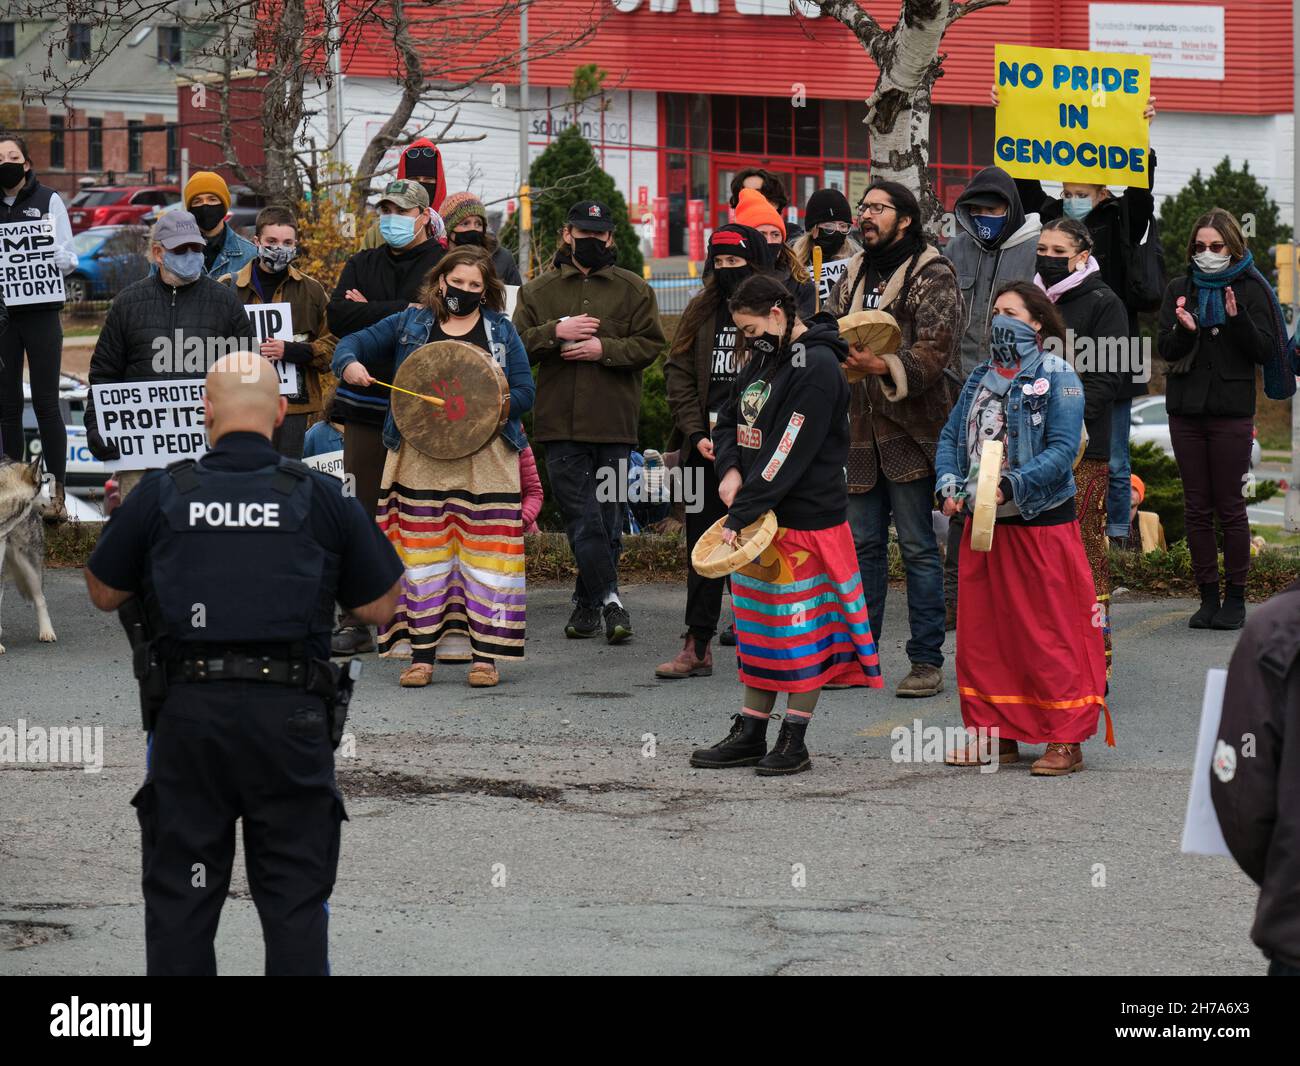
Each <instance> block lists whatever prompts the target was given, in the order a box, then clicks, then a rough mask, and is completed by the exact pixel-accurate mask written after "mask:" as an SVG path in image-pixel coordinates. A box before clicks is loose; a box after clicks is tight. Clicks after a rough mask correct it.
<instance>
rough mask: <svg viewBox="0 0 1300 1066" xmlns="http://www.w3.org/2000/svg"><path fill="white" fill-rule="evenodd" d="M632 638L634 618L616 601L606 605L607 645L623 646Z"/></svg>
mask: <svg viewBox="0 0 1300 1066" xmlns="http://www.w3.org/2000/svg"><path fill="white" fill-rule="evenodd" d="M631 637H632V616H631V615H630V614H628V613H627V608H626V607H624V606H623V605H622V604H621V603H618V602H617V601H615V600H611V601H610V602H609V603H607V604H605V643H606V644H622V643H623V641H625V640H629V639H631Z"/></svg>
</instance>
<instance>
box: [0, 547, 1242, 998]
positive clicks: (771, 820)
mask: <svg viewBox="0 0 1300 1066" xmlns="http://www.w3.org/2000/svg"><path fill="white" fill-rule="evenodd" d="M47 591H48V596H49V601H50V608H51V613H52V615H53V619H54V624H55V627H56V629H57V630H58V634H59V641H58V643H57V644H53V645H45V644H38V643H37V642H36V625H35V619H34V616H33V613H32V611H31V610H30V608H28V607H27V606H26V605H25V604H22V603H21V602H20V601H19V599H18V597H17V596H16V595H15V594H14V593H13V591H12V590H10V593H9V595H8V596H6V597H5V600H4V608H3V621H4V637H3V639H4V644H5V646H6V648H7V653H6V654H5V655H3V656H0V693H2V694H3V695H2V696H0V708H2V710H0V726H9V727H11V728H14V727H16V726H17V720H19V719H22V720H24V721H25V722H26V723H27V727H28V728H31V727H33V726H37V725H40V726H44V727H50V726H56V725H59V726H88V727H91V728H92V729H93V728H95V727H102V729H103V741H104V747H103V756H104V764H103V769H102V771H101V772H98V773H86V772H84V771H83V770H82V769H80V768H78V767H71V766H65V765H48V764H46V765H31V764H3V763H0V973H9V974H119V973H127V974H130V973H142V972H143V970H144V938H143V930H144V909H143V904H142V901H141V898H140V889H139V876H140V856H139V831H138V827H137V825H136V821H135V817H134V811H133V809H132V808H131V807H130V805H129V800H130V798H131V796H132V794H133V793H134V791H135V790H136V788H137V787H138V786H139V783H140V781H141V779H142V776H143V763H144V737H143V735H142V734H141V732H140V731H139V725H138V708H137V704H136V697H135V685H134V681H133V679H132V677H131V674H130V669H129V661H128V657H127V654H126V644H125V640H124V638H123V636H122V633H121V630H120V628H119V626H118V624H117V621H116V619H115V618H113V617H112V616H104V615H100V614H98V613H97V612H95V611H94V610H93V609H91V607H90V606H89V604H88V603H87V601H86V597H85V593H84V590H83V588H82V583H81V578H80V575H79V574H78V573H77V572H73V571H57V572H52V573H51V574H49V575H47ZM624 592H625V599H626V601H627V604H628V606H629V608H630V610H631V611H632V615H633V621H634V623H635V626H636V632H637V636H636V638H635V639H634V640H633V641H632V642H631V643H630V644H628V645H625V646H620V647H609V646H607V645H605V644H604V643H603V642H596V641H570V640H566V639H565V637H564V635H563V630H562V626H563V623H564V620H565V618H566V617H567V614H568V599H567V598H568V593H567V590H566V589H563V588H558V587H541V588H534V589H532V590H531V591H530V596H529V640H528V658H527V660H526V661H524V662H522V663H518V664H510V665H508V666H506V667H505V668H504V669H503V674H504V680H503V683H502V684H501V686H500V687H499V688H497V689H495V690H471V689H470V688H468V687H467V685H466V684H465V675H464V670H465V668H464V667H459V666H456V667H453V666H439V667H438V670H437V672H436V675H435V682H434V684H433V685H432V686H431V687H429V688H427V689H423V690H405V689H401V688H399V687H398V685H397V674H398V672H399V670H400V667H401V664H400V663H396V662H389V661H377V660H375V659H374V656H369V657H368V658H369V659H370V660H371V662H370V663H369V664H368V667H367V673H366V675H365V676H364V677H363V678H362V680H361V682H360V683H359V687H358V692H357V697H356V699H355V701H354V704H353V717H352V725H351V727H350V728H354V729H355V754H353V755H351V756H350V757H346V758H340V759H339V780H340V785H341V788H342V790H343V793H344V795H345V797H346V799H347V806H348V813H349V816H350V821H349V822H348V823H347V824H346V825H345V826H344V830H343V848H342V858H341V862H340V868H339V879H338V884H337V886H336V888H335V892H334V895H333V898H332V899H331V910H332V918H331V960H332V965H333V970H334V972H336V973H339V974H423V973H475V974H478V973H529V974H533V973H547V974H552V973H584V974H613V973H646V974H660V973H662V974H669V973H672V974H681V973H689V974H732V973H745V974H749V973H753V974H760V973H771V974H777V973H782V974H797V973H817V974H837V973H891V974H920V973H938V974H976V973H979V974H985V973H1029V974H1252V973H1262V972H1263V971H1264V969H1265V966H1266V964H1265V962H1264V960H1263V959H1262V958H1261V957H1260V955H1259V953H1258V952H1257V951H1256V949H1255V948H1254V947H1253V946H1252V945H1251V943H1250V941H1249V938H1248V932H1249V927H1250V922H1251V918H1252V914H1253V909H1254V902H1255V892H1254V888H1253V886H1252V884H1251V883H1250V882H1249V880H1248V879H1247V878H1246V877H1245V876H1244V875H1243V874H1242V873H1240V871H1238V870H1237V868H1236V867H1235V866H1234V865H1233V864H1232V863H1231V862H1230V861H1229V860H1227V859H1223V858H1207V857H1201V856H1185V855H1182V854H1180V852H1179V838H1180V834H1181V828H1182V820H1183V812H1184V808H1185V804H1186V798H1187V787H1188V779H1189V765H1190V761H1191V755H1192V752H1193V750H1194V747H1195V741H1196V727H1197V721H1198V717H1199V709H1200V703H1201V689H1202V686H1203V682H1204V675H1205V670H1206V669H1207V668H1210V667H1219V666H1224V665H1226V663H1227V660H1228V657H1229V655H1230V653H1231V649H1232V646H1233V643H1234V640H1235V636H1236V635H1235V634H1232V633H1218V632H1213V631H1208V632H1207V631H1192V630H1189V629H1188V628H1187V626H1186V619H1187V617H1188V615H1189V614H1190V613H1191V611H1192V610H1193V605H1192V604H1191V603H1189V602H1188V601H1184V600H1152V601H1148V602H1134V601H1131V600H1130V599H1128V598H1127V597H1124V596H1121V597H1120V599H1119V601H1118V602H1117V603H1116V605H1115V610H1114V621H1115V659H1116V677H1115V681H1114V683H1113V686H1112V699H1111V704H1112V708H1113V713H1114V719H1115V727H1116V732H1117V736H1118V746H1117V747H1115V748H1107V747H1106V746H1105V744H1104V741H1103V740H1102V739H1101V737H1100V736H1099V737H1097V738H1094V739H1093V740H1092V741H1090V742H1089V743H1088V744H1087V745H1086V746H1085V749H1084V751H1085V758H1086V761H1087V766H1088V769H1087V770H1086V771H1084V772H1082V773H1079V774H1075V775H1073V776H1071V777H1066V778H1032V777H1031V776H1030V774H1029V763H1028V760H1025V761H1022V762H1021V763H1020V764H1019V765H1017V766H1010V767H1004V768H1002V769H1001V770H1000V771H999V772H996V773H992V774H981V773H979V772H977V771H971V770H956V769H951V768H947V767H945V766H943V765H942V764H940V763H933V762H897V761H894V760H893V759H892V758H891V749H894V748H896V746H897V745H896V742H895V740H893V739H891V736H890V734H891V731H893V730H894V729H895V728H896V727H899V726H904V727H911V725H912V723H913V721H914V720H915V719H920V720H921V722H922V723H923V724H924V725H938V726H948V727H954V726H957V725H959V724H960V716H959V712H958V704H957V698H956V695H955V693H954V692H953V688H954V684H955V681H954V675H953V665H952V661H951V657H949V661H948V662H947V664H946V665H945V677H946V680H947V688H946V691H945V692H944V693H942V694H941V695H940V696H938V697H935V698H932V699H927V700H910V701H909V700H900V699H897V698H895V697H894V696H893V694H892V691H893V686H894V685H895V684H897V682H898V680H899V679H900V678H901V677H902V676H903V675H904V674H905V673H906V670H907V660H906V656H905V654H904V653H903V650H902V642H903V640H904V639H905V637H906V613H905V600H904V596H903V594H902V592H901V590H898V589H895V590H893V591H891V594H890V602H889V609H888V610H887V612H886V618H885V633H884V638H883V640H882V647H881V654H882V664H883V670H884V674H885V678H886V685H887V687H886V688H885V689H884V690H883V691H865V692H864V691H862V690H848V691H841V692H831V693H826V694H825V695H824V696H823V698H822V701H821V703H820V704H819V706H818V709H817V714H816V717H815V719H814V721H813V724H812V726H811V728H810V730H809V747H810V749H811V750H812V752H813V770H812V771H811V772H809V773H805V774H801V775H798V776H797V777H793V778H777V779H772V778H767V779H764V778H758V777H756V776H754V775H753V774H752V772H749V771H747V770H735V771H703V770H693V769H691V768H690V766H689V765H688V762H687V759H688V757H689V754H690V751H691V749H692V748H694V747H696V746H698V745H701V744H704V743H708V742H712V741H713V740H716V739H718V738H719V737H720V736H722V735H723V734H724V733H725V732H726V729H727V727H728V725H729V722H728V716H729V715H730V714H732V713H734V712H735V711H736V710H738V708H739V702H738V701H739V695H740V687H739V685H738V683H737V681H736V677H735V673H734V665H735V660H734V654H733V651H732V649H719V650H718V651H717V663H716V670H715V673H714V676H713V677H711V678H702V679H693V680H689V681H676V682H667V681H656V680H655V679H654V677H653V676H652V674H653V669H654V666H655V665H656V664H657V663H658V662H660V661H662V660H664V659H667V658H669V657H670V656H671V655H672V654H673V653H674V652H675V650H676V648H677V647H678V646H679V643H680V642H679V639H678V637H677V633H678V632H679V628H680V618H681V611H682V606H683V598H684V597H683V590H682V589H681V588H680V587H679V586H675V585H653V586H651V585H643V586H631V587H628V588H626V589H625V590H624ZM989 624H991V625H996V624H997V619H995V618H993V619H990V620H989ZM948 636H949V639H948V647H947V651H948V653H949V656H951V651H952V638H953V635H952V634H949V635H948ZM1006 639H1007V640H1008V641H1012V642H1014V641H1016V640H1017V639H1019V638H1018V634H1015V633H1008V634H1006ZM242 864H243V860H242V857H241V858H238V859H237V862H236V873H235V878H234V881H233V883H232V885H231V892H230V896H231V898H230V899H229V900H228V901H227V905H226V908H225V913H224V916H223V920H222V923H221V929H220V932H219V935H218V941H217V954H218V961H219V966H220V968H221V970H222V972H223V973H234V974H255V973H258V972H260V971H261V968H262V947H261V938H260V929H259V926H258V922H257V916H256V912H255V910H254V907H253V904H252V901H251V899H250V897H249V895H248V890H247V882H246V879H245V877H244V875H243V870H242Z"/></svg>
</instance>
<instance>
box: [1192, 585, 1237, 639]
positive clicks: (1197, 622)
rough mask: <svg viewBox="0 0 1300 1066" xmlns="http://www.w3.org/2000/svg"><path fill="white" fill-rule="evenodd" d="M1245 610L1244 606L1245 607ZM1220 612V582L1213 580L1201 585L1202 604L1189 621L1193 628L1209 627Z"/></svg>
mask: <svg viewBox="0 0 1300 1066" xmlns="http://www.w3.org/2000/svg"><path fill="white" fill-rule="evenodd" d="M1243 611H1244V607H1243ZM1218 612H1219V583H1218V582H1217V581H1215V582H1212V583H1211V584H1209V585H1202V586H1201V606H1200V609H1199V610H1197V612H1196V613H1195V614H1194V615H1192V617H1191V621H1189V622H1188V623H1187V625H1188V627H1189V628H1191V629H1209V628H1210V624H1211V623H1212V622H1213V621H1214V616H1215V615H1216V614H1218Z"/></svg>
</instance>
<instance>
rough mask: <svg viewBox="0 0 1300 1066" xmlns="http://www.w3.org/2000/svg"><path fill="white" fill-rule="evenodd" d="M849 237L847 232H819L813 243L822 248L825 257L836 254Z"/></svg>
mask: <svg viewBox="0 0 1300 1066" xmlns="http://www.w3.org/2000/svg"><path fill="white" fill-rule="evenodd" d="M848 239H849V235H848V234H847V233H819V234H817V236H815V237H814V238H813V244H815V245H817V247H818V248H820V249H821V250H822V256H823V257H825V256H832V255H836V254H837V253H838V252H839V250H840V249H841V248H843V247H844V242H845V241H847V240H848Z"/></svg>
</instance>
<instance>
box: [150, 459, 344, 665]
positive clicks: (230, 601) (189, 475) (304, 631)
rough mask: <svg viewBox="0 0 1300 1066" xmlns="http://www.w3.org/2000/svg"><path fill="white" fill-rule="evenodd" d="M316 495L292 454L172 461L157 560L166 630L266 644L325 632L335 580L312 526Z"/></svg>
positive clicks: (198, 639)
mask: <svg viewBox="0 0 1300 1066" xmlns="http://www.w3.org/2000/svg"><path fill="white" fill-rule="evenodd" d="M311 495H312V481H311V474H310V473H309V472H308V469H307V467H306V466H304V465H303V464H302V463H299V462H295V461H294V460H291V459H281V460H280V462H279V464H278V465H275V466H267V467H263V468H261V469H258V470H247V471H234V470H230V471H227V470H211V469H209V468H207V467H205V466H204V465H203V463H202V462H198V463H196V462H194V461H193V460H185V461H183V462H180V463H173V464H172V465H171V466H169V467H168V468H167V476H166V477H164V478H163V479H162V483H161V486H160V489H159V505H160V510H161V512H162V516H163V522H162V527H161V534H160V538H159V540H158V541H157V542H156V543H155V544H154V545H153V549H152V552H151V565H150V569H151V578H152V580H151V582H150V584H151V586H152V587H151V590H150V592H151V596H152V598H153V599H154V601H155V604H156V606H157V608H158V610H159V612H160V613H161V616H162V617H161V620H162V622H163V624H164V628H165V630H166V633H167V635H168V636H170V637H171V638H173V639H175V640H178V641H181V642H182V643H207V644H263V645H266V644H286V643H296V642H299V641H305V640H306V639H307V638H308V637H310V636H313V635H320V634H328V633H329V632H330V630H331V629H332V626H333V617H334V598H333V593H334V590H333V584H334V583H333V581H332V580H328V579H327V577H326V571H327V567H326V554H327V550H326V549H325V548H324V547H323V546H322V545H320V544H319V543H317V542H316V540H315V538H314V537H313V535H312V529H311V522H310V521H309V512H310V509H311Z"/></svg>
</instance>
